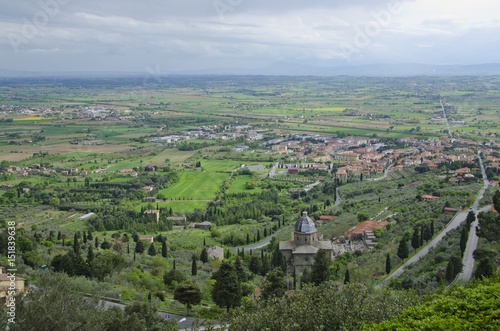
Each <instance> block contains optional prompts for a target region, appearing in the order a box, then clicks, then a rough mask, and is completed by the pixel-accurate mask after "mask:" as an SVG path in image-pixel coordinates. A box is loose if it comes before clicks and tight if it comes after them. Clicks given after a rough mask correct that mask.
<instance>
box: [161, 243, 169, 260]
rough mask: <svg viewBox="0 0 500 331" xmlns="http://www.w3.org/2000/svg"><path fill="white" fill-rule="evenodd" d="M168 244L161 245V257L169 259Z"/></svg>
mask: <svg viewBox="0 0 500 331" xmlns="http://www.w3.org/2000/svg"><path fill="white" fill-rule="evenodd" d="M167 253H168V251H167V242H166V241H163V243H162V244H161V256H163V257H167Z"/></svg>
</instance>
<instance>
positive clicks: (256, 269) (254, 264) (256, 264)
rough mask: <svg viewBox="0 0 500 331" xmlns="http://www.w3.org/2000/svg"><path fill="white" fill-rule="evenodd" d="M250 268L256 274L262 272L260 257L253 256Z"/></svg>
mask: <svg viewBox="0 0 500 331" xmlns="http://www.w3.org/2000/svg"><path fill="white" fill-rule="evenodd" d="M248 268H249V269H250V271H251V272H253V273H254V274H258V273H259V272H260V260H259V257H258V256H255V255H252V257H251V259H250V265H249V266H248Z"/></svg>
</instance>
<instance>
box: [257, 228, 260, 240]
mask: <svg viewBox="0 0 500 331" xmlns="http://www.w3.org/2000/svg"><path fill="white" fill-rule="evenodd" d="M257 241H260V231H259V230H257Z"/></svg>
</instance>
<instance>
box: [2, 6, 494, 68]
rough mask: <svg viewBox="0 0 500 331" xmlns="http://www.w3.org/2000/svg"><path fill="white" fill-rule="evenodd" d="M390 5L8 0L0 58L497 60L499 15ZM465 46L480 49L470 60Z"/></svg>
mask: <svg viewBox="0 0 500 331" xmlns="http://www.w3.org/2000/svg"><path fill="white" fill-rule="evenodd" d="M443 1H448V0H443ZM482 1H486V2H488V1H489V0H477V2H478V4H479V3H481V2H482ZM4 2H7V1H5V0H4ZM392 2H393V1H384V0H373V1H368V0H357V1H356V0H352V1H348V0H337V1H326V0H316V1H314V0H313V1H302V0H291V1H282V0H276V1H272V2H269V1H263V0H148V1H144V2H138V1H135V0H134V1H132V0H121V1H118V0H106V1H102V0H100V1H98V0H87V1H82V0H41V1H36V0H26V1H16V2H13V1H12V2H10V1H9V2H7V3H6V4H5V5H2V6H3V10H2V13H1V14H0V57H1V58H2V59H3V60H4V63H8V64H9V66H10V67H9V69H19V70H23V69H25V70H66V71H67V70H113V71H116V70H120V71H141V70H144V68H145V67H146V66H148V65H156V64H158V65H161V66H162V68H164V70H165V71H174V70H188V69H203V68H210V67H217V66H232V67H252V66H260V65H265V64H270V63H273V62H275V61H289V62H302V63H311V64H315V63H321V64H322V65H325V64H330V65H342V64H352V63H354V64H355V63H376V62H384V63H387V62H423V63H442V62H446V61H447V62H451V63H474V62H478V61H479V62H495V61H497V60H496V58H498V46H496V45H498V44H500V43H499V42H498V41H499V40H498V39H499V38H500V37H499V34H498V29H499V26H500V24H499V23H498V21H494V20H484V21H474V20H472V19H470V18H468V17H466V16H464V15H462V16H460V13H456V14H455V16H453V13H452V14H450V13H449V12H448V11H446V12H445V11H443V12H436V10H434V8H428V9H427V8H422V6H424V5H423V4H425V3H427V2H429V0H417V1H398V3H399V4H403V6H402V7H401V10H400V11H398V12H397V13H396V12H393V13H391V8H392V7H391V3H392ZM429 3H430V2H429ZM419 5H421V6H420V7H419ZM490 5H491V4H490ZM424 7H425V6H424ZM429 7H430V6H429ZM497 8H500V7H497ZM44 15H45V16H44ZM30 24H31V27H30ZM33 26H34V27H35V28H34V29H33ZM30 28H31V31H30ZM483 36H488V39H487V38H483ZM468 45H470V46H471V47H472V46H473V47H474V48H476V49H478V48H479V49H484V50H485V52H482V53H481V54H480V55H479V54H478V55H477V56H476V57H474V53H473V52H472V51H470V50H466V51H464V50H463V48H464V47H466V46H468ZM474 58H476V59H477V61H474ZM0 67H5V65H3V64H0Z"/></svg>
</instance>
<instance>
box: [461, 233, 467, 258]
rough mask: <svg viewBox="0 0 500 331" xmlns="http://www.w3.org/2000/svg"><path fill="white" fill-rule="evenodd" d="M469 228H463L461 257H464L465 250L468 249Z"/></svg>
mask: <svg viewBox="0 0 500 331" xmlns="http://www.w3.org/2000/svg"><path fill="white" fill-rule="evenodd" d="M467 239H468V238H467V228H465V227H464V228H462V233H461V235H460V256H462V257H463V256H464V252H465V249H466V248H467Z"/></svg>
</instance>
